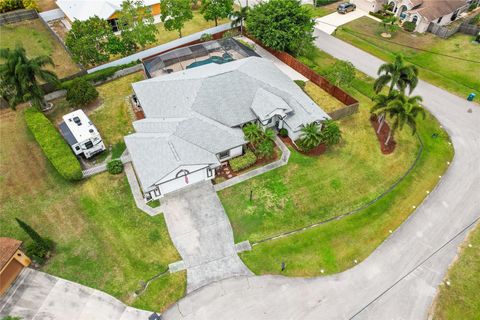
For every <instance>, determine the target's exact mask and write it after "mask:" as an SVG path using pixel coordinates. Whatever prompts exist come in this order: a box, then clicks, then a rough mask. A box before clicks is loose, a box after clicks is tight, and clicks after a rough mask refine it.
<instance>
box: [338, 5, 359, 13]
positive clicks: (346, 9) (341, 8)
mask: <svg viewBox="0 0 480 320" xmlns="http://www.w3.org/2000/svg"><path fill="white" fill-rule="evenodd" d="M356 8H357V6H356V5H354V4H353V3H348V2H344V3H340V4H339V5H338V7H337V12H338V13H344V14H345V13H348V12H350V11H354V10H355V9H356Z"/></svg>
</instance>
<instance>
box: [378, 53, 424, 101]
mask: <svg viewBox="0 0 480 320" xmlns="http://www.w3.org/2000/svg"><path fill="white" fill-rule="evenodd" d="M378 75H380V76H379V77H378V79H377V80H375V83H374V85H373V88H374V90H375V92H376V93H379V92H380V91H382V90H383V88H384V87H385V86H387V85H389V86H390V89H389V92H390V93H391V92H392V91H393V90H394V89H395V88H397V89H398V90H400V91H401V92H405V89H406V88H407V87H408V89H409V92H410V93H412V91H413V90H414V89H415V87H416V86H417V84H418V69H417V67H416V66H414V65H407V64H406V63H405V59H404V58H403V56H402V55H401V54H399V55H397V56H395V60H394V61H393V63H385V64H382V65H381V66H380V68H379V69H378Z"/></svg>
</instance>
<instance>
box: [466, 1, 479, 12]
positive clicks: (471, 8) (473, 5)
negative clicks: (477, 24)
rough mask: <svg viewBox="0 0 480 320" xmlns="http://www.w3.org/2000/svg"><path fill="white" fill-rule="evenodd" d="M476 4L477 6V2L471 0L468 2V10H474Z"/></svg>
mask: <svg viewBox="0 0 480 320" xmlns="http://www.w3.org/2000/svg"><path fill="white" fill-rule="evenodd" d="M477 6H478V3H476V2H473V3H472V4H470V6H468V12H470V11H473V10H475V9H476V8H477Z"/></svg>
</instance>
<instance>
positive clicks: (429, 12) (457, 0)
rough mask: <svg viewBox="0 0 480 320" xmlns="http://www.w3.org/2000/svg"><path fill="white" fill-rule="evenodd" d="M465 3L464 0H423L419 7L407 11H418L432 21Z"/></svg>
mask: <svg viewBox="0 0 480 320" xmlns="http://www.w3.org/2000/svg"><path fill="white" fill-rule="evenodd" d="M414 1H415V0H412V2H414ZM466 5H467V2H466V0H423V1H422V4H421V6H420V7H418V8H416V9H413V10H410V11H409V13H418V14H420V15H421V16H422V17H424V18H425V19H427V20H428V21H433V20H435V19H438V18H440V17H443V16H444V15H447V14H450V13H452V12H454V11H455V10H457V9H459V8H461V7H463V6H466Z"/></svg>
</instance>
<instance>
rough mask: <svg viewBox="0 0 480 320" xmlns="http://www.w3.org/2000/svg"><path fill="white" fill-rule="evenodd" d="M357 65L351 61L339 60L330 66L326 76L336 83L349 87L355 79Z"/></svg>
mask: <svg viewBox="0 0 480 320" xmlns="http://www.w3.org/2000/svg"><path fill="white" fill-rule="evenodd" d="M355 71H356V69H355V67H354V66H353V64H352V63H351V62H349V61H343V60H337V61H335V63H334V64H333V66H331V67H330V68H328V71H327V74H326V75H325V77H326V78H327V79H328V81H330V82H331V83H333V84H334V85H336V86H337V87H338V86H342V87H349V86H350V84H351V83H352V81H353V79H355Z"/></svg>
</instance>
